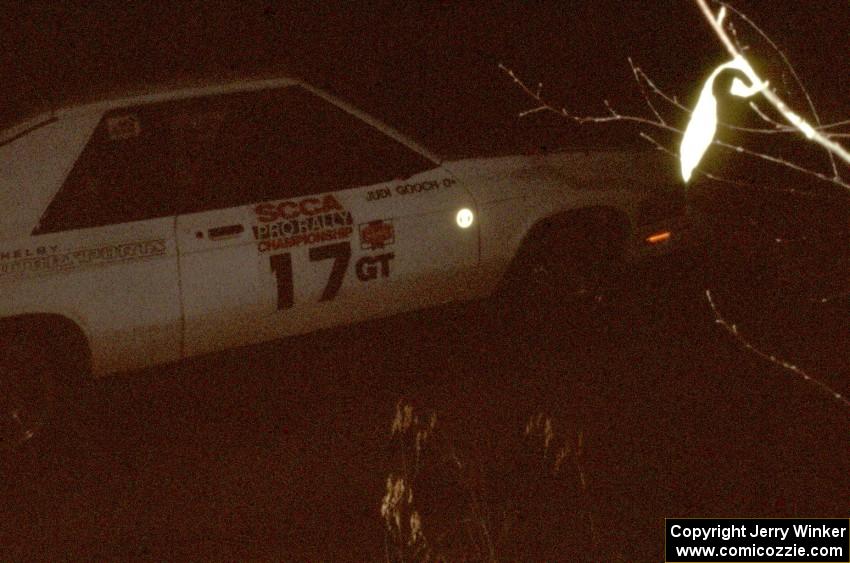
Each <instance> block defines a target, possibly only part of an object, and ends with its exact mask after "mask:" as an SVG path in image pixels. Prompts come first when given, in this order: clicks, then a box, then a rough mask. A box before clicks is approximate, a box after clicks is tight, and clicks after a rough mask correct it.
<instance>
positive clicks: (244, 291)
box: [0, 79, 669, 376]
mask: <svg viewBox="0 0 850 563" xmlns="http://www.w3.org/2000/svg"><path fill="white" fill-rule="evenodd" d="M295 84H297V85H300V86H301V87H302V88H304V89H305V90H308V91H309V92H312V93H314V94H316V95H318V96H320V97H321V98H323V99H325V100H326V101H329V102H330V103H332V104H334V105H337V106H338V107H340V108H342V109H344V110H345V111H347V112H348V113H350V114H352V115H355V116H356V117H357V118H358V119H360V120H362V121H364V122H366V123H368V124H369V125H371V126H372V127H374V128H376V129H378V130H380V131H381V132H382V133H384V134H385V135H387V136H389V137H391V138H392V139H394V140H395V141H397V142H399V143H401V144H403V145H404V146H406V147H408V148H409V149H410V150H412V151H415V152H416V153H418V154H419V155H422V156H424V157H425V158H427V159H428V160H430V161H431V162H433V163H434V164H433V168H431V169H429V170H425V171H423V172H420V173H418V174H415V175H414V176H411V177H410V178H407V179H404V180H393V181H390V182H382V183H379V184H375V185H370V186H362V187H356V188H351V189H344V190H337V191H331V192H326V193H322V194H315V195H303V196H298V197H293V198H292V200H291V201H285V200H274V201H256V202H253V203H251V204H248V205H240V206H236V207H229V208H225V209H215V210H211V211H202V212H196V213H189V214H183V215H173V216H166V217H160V218H156V219H150V220H144V221H135V222H129V223H121V224H113V225H107V226H101V227H92V228H84V229H78V230H66V231H61V232H50V233H46V234H39V235H31V233H32V232H33V231H34V230H35V229H37V228H38V223H39V220H40V218H41V217H42V214H43V213H44V212H45V209H46V208H47V206H48V205H49V204H50V202H51V199H52V198H53V197H54V196H55V195H56V194H57V192H58V191H59V190H60V188H61V186H62V184H63V181H64V180H65V179H66V177H67V176H68V174H69V172H70V171H71V169H72V167H73V165H74V162H75V161H76V160H77V159H78V158H79V157H80V155H81V153H82V151H83V148H84V147H85V146H86V144H87V142H88V141H89V139H90V138H91V137H92V135H93V132H94V131H95V129H96V128H97V127H98V124H99V123H100V122H101V119H102V118H103V116H104V115H105V114H106V113H107V112H110V111H112V110H114V109H116V108H123V107H129V106H141V105H144V104H156V103H158V102H165V101H171V100H177V99H190V98H197V97H203V96H214V95H218V94H223V93H227V92H244V91H257V90H263V89H277V88H283V87H286V86H289V85H295ZM31 123H34V124H36V126H35V127H34V128H32V129H27V128H28V127H30V125H25V126H21V127H18V128H16V129H13V130H9V131H7V132H5V133H3V134H0V143H4V144H0V205H3V206H4V209H7V210H14V211H13V212H10V213H7V214H6V215H5V216H4V219H3V222H2V224H0V318H6V317H14V316H20V315H32V314H50V315H58V316H62V317H65V318H67V319H70V320H71V321H73V322H74V323H76V324H77V325H78V326H79V327H80V329H81V330H82V332H83V333H84V335H85V336H86V338H87V340H88V344H89V347H90V351H91V358H92V366H91V367H92V372H93V374H94V375H98V376H99V375H105V374H109V373H114V372H118V371H125V370H131V369H137V368H143V367H147V366H152V365H156V364H160V363H164V362H170V361H174V360H178V359H180V358H184V357H188V356H193V355H197V354H203V353H209V352H214V351H216V350H222V349H225V348H229V347H234V346H239V345H244V344H250V343H253V342H260V341H264V340H269V339H274V338H279V337H284V336H288V335H293V334H299V333H304V332H309V331H313V330H317V329H321V328H326V327H330V326H335V325H345V324H349V323H353V322H357V321H360V320H364V319H367V318H371V317H380V316H386V315H391V314H394V313H398V312H402V311H407V310H412V309H416V308H420V307H424V306H429V305H436V304H440V303H446V302H449V301H455V300H466V299H472V298H476V297H484V296H486V295H488V294H489V293H491V292H492V291H493V289H494V288H495V286H496V284H497V283H498V281H499V279H500V278H501V276H502V274H503V272H504V271H505V269H506V268H507V266H508V264H509V263H510V261H511V259H512V258H513V256H514V255H515V253H516V251H517V249H518V248H519V246H520V244H521V242H522V239H523V237H524V236H525V235H526V233H527V232H528V231H529V229H530V228H531V227H532V226H533V225H534V224H535V223H536V222H538V221H540V220H541V219H543V218H546V217H549V216H552V215H555V214H558V213H562V212H565V211H568V210H572V209H581V208H585V207H597V206H605V207H610V208H613V209H617V210H619V211H622V212H623V214H624V215H625V216H626V217H628V218H629V220H630V222H631V223H632V224H634V222H635V216H636V213H637V211H636V205H637V202H638V201H639V200H640V197H641V193H642V191H641V189H636V188H635V184H637V183H641V184H642V185H644V186H646V187H647V189H650V188H651V187H652V186H653V185H655V184H658V183H664V182H668V183H669V180H668V179H667V178H662V177H657V176H658V173H657V170H659V169H663V168H662V167H661V165H658V164H656V161H655V160H654V159H647V158H646V155H644V154H641V155H639V156H638V155H636V154H635V153H628V152H590V153H586V154H585V153H557V154H551V155H545V156H530V157H498V158H478V159H465V160H456V161H450V162H444V163H442V164H437V162H438V160H437V158H436V157H435V156H434V155H433V154H431V153H429V152H428V151H427V150H425V149H424V148H422V147H421V146H419V145H418V144H416V143H415V142H413V141H411V140H410V139H408V138H406V137H404V136H403V135H401V134H399V133H397V132H396V131H394V130H392V129H391V128H389V127H387V126H386V125H384V124H382V123H380V122H378V121H377V120H374V119H372V118H370V117H368V116H366V115H364V114H362V113H361V112H359V111H357V110H356V109H354V108H352V107H351V106H349V105H347V104H345V103H343V102H340V101H339V100H337V99H335V98H333V97H331V96H329V95H327V94H325V93H323V92H320V91H318V90H315V89H313V88H312V87H309V86H306V85H304V84H302V83H300V82H296V81H292V80H289V79H274V80H261V81H253V82H240V83H232V84H225V85H215V86H204V87H196V88H184V89H180V90H174V91H165V92H161V93H157V94H148V95H143V96H136V97H128V98H121V99H116V100H111V101H107V102H99V103H95V104H90V105H87V106H81V107H77V108H71V109H66V110H60V111H57V112H55V113H53V114H51V115H50V116H43V117H42V118H39V119H37V120H34V121H33V122H31ZM39 123H41V125H40V126H38V124H39ZM327 198H330V199H327ZM326 208H327V209H326ZM460 209H469V210H471V211H472V212H473V214H474V218H475V219H474V222H473V224H472V226H471V227H470V228H466V229H463V228H460V227H459V226H458V224H457V223H456V221H455V217H456V213H457V212H458V211H459V210H460ZM280 210H282V211H280ZM275 213H278V215H280V216H276V217H273V215H274V214H275ZM281 214H283V215H281ZM284 215H285V216H284ZM299 221H302V222H301V223H298V222H299ZM304 221H306V222H304ZM311 221H312V222H311ZM315 221H319V222H320V223H321V224H320V223H316V222H315ZM296 223H297V224H298V225H301V226H300V227H298V226H297V225H296ZM219 228H224V231H221V233H223V234H221V235H220V236H216V235H215V234H214V233H215V229H219ZM287 228H301V229H308V228H309V229H312V230H311V231H310V232H313V231H315V232H316V233H321V234H316V235H315V238H308V239H299V238H298V236H300V235H298V234H297V233H296V234H293V233H292V232H290V233H288V234H286V233H285V232H284V231H285V229H287ZM273 229H278V230H277V231H273ZM272 232H274V233H275V234H274V236H272V235H271V234H269V233H272ZM638 234H639V233H638ZM304 236H306V235H304ZM272 241H277V242H272ZM274 245H278V246H276V247H275V246H274ZM332 245H336V246H334V249H335V250H334V251H340V252H342V251H344V250H345V249H350V251H348V250H346V252H350V256H348V258H347V259H345V260H343V259H342V258H340V259H339V260H340V262H339V264H336V262H337V259H336V258H334V257H329V256H318V255H315V256H312V259H311V251H312V252H319V251H316V250H315V249H316V248H319V247H328V246H332ZM321 252H324V251H321ZM639 253H640V244H639V243H635V245H634V246H633V248H630V255H633V256H637V255H638V254H639ZM272 257H276V258H272ZM343 262H344V266H345V269H344V270H341V271H342V275H341V277H340V276H339V275H337V278H338V279H337V280H336V282H337V283H338V288H334V290H333V291H332V292H331V293H333V295H332V296H331V297H330V298H326V297H327V292H328V291H330V289H329V288H330V286H331V285H333V284H331V278H333V277H334V276H333V275H332V272H333V271H334V268H335V267H341V266H342V265H343ZM335 264H336V266H335ZM290 265H291V271H290V270H288V269H287V268H289V267H290ZM337 274H339V272H337Z"/></svg>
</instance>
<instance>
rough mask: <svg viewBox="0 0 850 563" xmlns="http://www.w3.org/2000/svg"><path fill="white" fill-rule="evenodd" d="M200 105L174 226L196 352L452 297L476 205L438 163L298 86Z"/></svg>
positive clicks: (469, 260)
mask: <svg viewBox="0 0 850 563" xmlns="http://www.w3.org/2000/svg"><path fill="white" fill-rule="evenodd" d="M201 105H206V106H207V107H206V109H204V110H197V111H200V112H201V113H203V112H204V111H206V112H207V114H208V115H209V116H213V117H209V118H208V119H209V120H211V121H210V122H211V123H213V125H211V126H209V127H208V131H207V134H205V135H201V137H202V138H203V139H201V140H200V141H195V142H192V143H189V145H191V146H192V147H195V148H197V147H199V146H202V147H204V148H203V149H202V150H200V151H199V152H200V153H201V154H200V156H197V157H193V159H194V160H193V159H189V160H191V161H192V162H193V163H192V164H191V165H190V166H188V167H189V168H191V167H194V169H195V170H196V172H190V173H188V174H187V175H188V176H189V177H192V176H195V177H196V178H200V184H199V185H197V186H194V188H193V189H190V190H188V193H192V192H193V190H194V189H196V191H194V193H195V194H196V195H195V196H193V197H191V198H190V199H191V203H190V204H189V208H188V209H187V211H188V212H187V213H184V214H181V216H180V217H179V218H178V227H177V232H178V238H179V244H180V264H181V276H182V280H183V295H184V299H183V302H184V310H185V315H186V343H187V351H188V352H189V353H199V352H204V351H211V350H213V349H219V348H223V347H228V346H232V345H237V344H241V343H246V342H251V341H258V340H265V339H269V338H275V337H279V336H284V335H288V334H296V333H300V332H306V331H310V330H315V329H318V328H323V327H327V326H333V325H337V324H345V323H350V322H355V321H358V320H362V319H364V318H368V317H370V316H376V315H384V314H391V313H393V312H397V311H400V310H404V309H409V308H414V307H418V306H422V305H426V304H430V303H432V302H435V301H440V300H445V298H446V296H447V295H448V294H450V293H451V289H452V288H455V290H456V289H457V286H456V284H457V283H458V277H457V276H458V275H460V274H462V273H467V272H470V271H473V270H474V268H475V266H476V264H477V260H478V238H477V225H468V228H466V229H462V228H460V227H459V226H458V225H457V222H456V215H457V213H458V211H460V210H462V209H465V210H468V211H469V212H470V213H474V204H473V202H472V200H471V197H470V196H469V194H468V192H467V191H466V190H465V189H463V187H462V186H461V185H460V184H459V183H458V182H457V181H456V180H455V179H454V178H453V177H451V175H450V174H448V173H447V172H446V171H445V170H443V169H442V168H441V167H440V166H438V165H437V164H436V163H434V162H433V161H432V160H429V159H428V158H426V157H425V156H423V155H422V154H419V153H418V152H416V151H415V150H413V149H411V148H410V147H408V146H406V145H405V144H403V143H402V142H399V141H398V140H396V139H395V138H393V137H391V136H388V135H387V134H385V133H384V132H382V131H380V130H378V129H377V128H376V127H374V126H372V125H371V124H370V123H367V122H365V121H363V119H361V118H359V117H357V116H355V115H353V114H351V113H349V112H348V111H346V110H345V109H343V108H341V107H339V106H337V105H335V104H334V103H332V102H331V101H329V100H328V99H326V98H323V97H321V96H318V95H316V94H314V93H313V92H311V91H308V90H306V89H304V88H302V87H299V86H290V87H286V88H282V89H274V90H263V91H258V92H247V93H242V94H237V95H230V96H223V97H220V98H219V99H218V101H216V102H205V103H204V104H201ZM187 123H188V121H187ZM178 136H179V133H178ZM178 144H179V145H183V144H185V143H178ZM180 161H181V158H180V157H178V162H180ZM199 162H202V163H200V164H199ZM204 163H205V164H204ZM181 168H187V166H182V165H179V164H178V169H181ZM180 174H181V173H180V172H178V175H180ZM194 181H195V180H191V181H190V182H189V183H190V184H191V183H192V182H194ZM387 193H389V194H390V195H389V196H386V195H385V194H387ZM200 207H204V208H205V209H200Z"/></svg>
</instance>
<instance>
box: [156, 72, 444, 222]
mask: <svg viewBox="0 0 850 563" xmlns="http://www.w3.org/2000/svg"><path fill="white" fill-rule="evenodd" d="M173 124H174V127H175V133H174V138H175V141H176V146H177V177H178V178H179V179H180V183H181V184H182V186H181V189H182V191H183V192H184V194H185V197H184V198H183V203H182V205H181V212H182V213H193V212H199V211H206V210H210V209H220V208H224V207H235V206H239V205H247V204H250V203H255V202H259V201H267V200H275V199H286V198H291V197H298V196H303V195H309V194H317V193H322V192H329V191H337V190H342V189H347V188H353V187H357V186H368V185H372V184H377V183H380V182H384V181H391V180H394V179H403V178H407V177H409V176H411V175H413V174H416V173H418V172H421V171H424V170H428V169H430V168H434V167H435V166H436V165H435V164H434V163H432V162H431V161H430V160H428V159H426V158H425V157H423V156H421V155H420V154H418V153H416V152H415V151H412V150H411V149H409V148H408V147H406V146H404V145H402V144H401V143H398V142H397V141H395V140H394V139H392V138H391V137H388V136H386V135H384V134H383V133H381V132H380V131H378V130H377V129H375V128H374V127H372V126H370V125H369V124H367V123H365V122H363V121H361V120H360V119H358V118H357V117H355V116H353V115H350V114H349V113H347V112H345V111H343V110H342V109H340V108H338V107H336V106H334V105H332V104H330V103H328V102H326V101H325V100H323V99H322V98H320V97H318V96H316V95H314V94H312V93H310V92H308V91H306V90H304V89H302V88H299V87H295V86H292V87H287V88H284V89H279V90H269V91H260V92H251V93H247V94H234V95H228V96H222V97H220V98H217V99H214V100H199V101H198V102H197V103H196V104H195V105H192V104H188V105H187V106H186V107H185V108H184V110H183V112H182V113H181V112H180V111H178V112H177V115H175V116H174V120H173Z"/></svg>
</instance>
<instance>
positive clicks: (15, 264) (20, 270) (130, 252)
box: [0, 239, 166, 276]
mask: <svg viewBox="0 0 850 563" xmlns="http://www.w3.org/2000/svg"><path fill="white" fill-rule="evenodd" d="M41 248H43V247H41ZM51 248H52V249H53V250H54V251H55V249H56V247H55V246H53V247H51ZM37 251H38V249H36V252H37ZM165 253H166V243H165V240H162V239H160V240H148V241H141V242H128V243H124V244H112V245H105V246H100V247H96V248H85V249H80V250H72V251H70V252H64V253H61V254H44V255H41V256H35V257H32V258H25V259H22V260H15V261H12V262H0V276H5V275H11V274H25V273H41V272H52V271H55V270H72V269H75V268H81V267H84V266H98V265H102V264H110V263H114V262H122V261H127V260H137V259H140V258H150V257H152V256H162V255H164V254H165Z"/></svg>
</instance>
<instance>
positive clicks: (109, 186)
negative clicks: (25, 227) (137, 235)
mask: <svg viewBox="0 0 850 563" xmlns="http://www.w3.org/2000/svg"><path fill="white" fill-rule="evenodd" d="M166 123H167V121H166V119H165V117H164V115H163V111H162V108H161V107H160V106H140V107H135V108H122V109H120V110H114V111H111V112H109V113H107V114H106V115H104V117H103V119H101V121H100V123H99V124H98V126H97V128H96V129H95V131H94V133H93V135H92V138H91V139H90V140H89V143H88V144H87V145H86V147H85V148H84V149H83V152H82V153H81V155H80V157H79V158H78V159H77V161H76V163H75V164H74V167H73V169H72V170H71V172H70V174H69V175H68V177H67V178H66V180H65V183H64V184H63V185H62V187H61V188H60V190H59V192H58V193H57V194H56V197H54V198H53V201H52V202H51V203H50V205H49V206H48V208H47V210H46V211H45V212H44V214H43V215H42V217H41V220H40V222H39V225H38V227H37V228H36V229H35V231H34V232H33V234H36V235H37V234H43V233H53V232H60V231H68V230H75V229H85V228H90V227H100V226H104V225H114V224H120V223H128V222H131V221H141V220H145V219H153V218H157V217H166V216H169V215H174V214H175V211H176V195H175V193H174V161H173V156H172V149H171V143H170V138H169V131H168V128H167V127H166Z"/></svg>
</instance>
